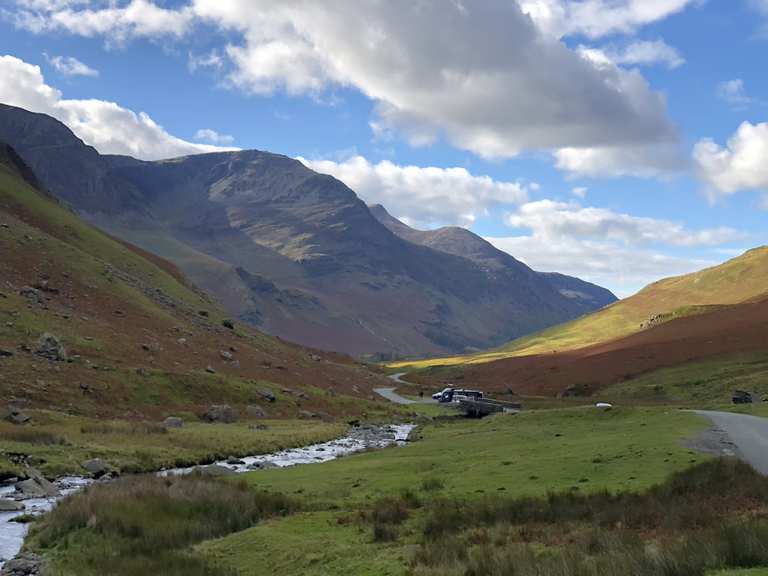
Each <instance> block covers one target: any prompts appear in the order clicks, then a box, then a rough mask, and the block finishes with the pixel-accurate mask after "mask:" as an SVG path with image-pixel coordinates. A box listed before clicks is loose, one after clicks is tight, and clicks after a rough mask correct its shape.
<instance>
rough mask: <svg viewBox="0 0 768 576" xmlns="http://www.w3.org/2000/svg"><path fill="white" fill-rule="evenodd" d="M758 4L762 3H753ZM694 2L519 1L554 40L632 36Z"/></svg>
mask: <svg viewBox="0 0 768 576" xmlns="http://www.w3.org/2000/svg"><path fill="white" fill-rule="evenodd" d="M755 1H758V2H762V1H764V0H755ZM695 2H697V0H652V1H649V0H520V4H521V6H522V8H523V10H524V11H525V13H526V14H528V15H530V16H531V18H532V19H533V20H534V22H536V24H537V25H538V26H539V27H540V28H541V29H542V30H545V31H546V32H548V33H550V34H552V35H556V36H572V35H582V36H586V37H588V38H600V37H603V36H607V35H610V34H633V33H634V32H636V31H637V30H638V29H640V28H642V27H643V26H646V25H648V24H652V23H654V22H658V21H660V20H664V19H665V18H668V17H669V16H671V15H673V14H676V13H678V12H682V11H683V10H684V9H685V8H687V7H688V6H690V5H691V4H694V3H695Z"/></svg>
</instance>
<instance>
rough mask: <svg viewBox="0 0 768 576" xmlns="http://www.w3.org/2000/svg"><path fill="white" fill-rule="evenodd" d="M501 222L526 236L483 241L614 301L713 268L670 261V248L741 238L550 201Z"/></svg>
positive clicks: (737, 234)
mask: <svg viewBox="0 0 768 576" xmlns="http://www.w3.org/2000/svg"><path fill="white" fill-rule="evenodd" d="M506 221H507V224H509V225H510V226H514V227H516V228H524V229H527V230H528V231H529V233H528V234H527V235H518V236H509V237H496V238H486V240H488V241H489V242H491V243H492V244H494V245H495V246H496V247H497V248H499V249H501V250H505V251H506V252H509V253H510V254H512V255H513V256H515V257H516V258H519V259H521V260H523V261H524V262H525V263H526V264H528V265H529V266H531V267H532V268H534V269H535V270H542V271H558V272H561V273H564V274H570V275H574V276H578V277H579V278H583V279H585V280H588V281H591V282H595V283H597V284H600V285H601V286H606V287H608V288H610V289H611V290H613V291H614V292H615V293H616V294H618V295H620V296H628V295H630V294H631V293H633V292H635V291H637V290H639V289H640V288H642V287H643V286H645V285H647V284H648V283H650V282H654V281H656V280H658V279H659V278H663V277H666V276H674V275H678V274H685V273H688V272H693V271H695V270H699V269H701V268H704V267H705V266H710V265H712V264H714V262H710V261H707V260H702V259H698V258H685V257H678V256H673V255H670V254H668V253H666V252H667V251H668V249H669V248H670V247H672V248H678V249H679V248H682V249H687V248H691V247H701V246H716V247H719V246H721V245H723V244H727V243H730V242H733V241H736V240H742V239H744V238H745V235H744V234H741V233H740V232H738V231H736V230H733V229H730V228H714V229H705V230H689V229H687V228H686V227H685V226H684V225H682V224H680V223H677V222H670V221H667V220H659V219H655V218H644V217H638V216H632V215H629V214H622V213H618V212H614V211H612V210H607V209H604V208H592V207H582V206H581V205H579V204H578V203H575V202H569V203H566V202H554V201H552V200H541V201H537V202H529V203H527V204H524V205H522V206H521V207H520V208H519V209H518V210H517V211H516V212H514V213H512V214H510V215H508V216H507V218H506Z"/></svg>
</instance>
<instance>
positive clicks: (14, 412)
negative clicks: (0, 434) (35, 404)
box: [0, 406, 30, 426]
mask: <svg viewBox="0 0 768 576" xmlns="http://www.w3.org/2000/svg"><path fill="white" fill-rule="evenodd" d="M0 417H1V418H2V419H3V420H5V421H6V422H10V423H11V424H16V425H19V426H20V425H22V424H26V423H28V422H29V421H30V417H29V415H28V414H25V413H24V412H22V411H21V410H19V409H18V408H16V407H14V406H11V407H9V408H6V409H3V410H0Z"/></svg>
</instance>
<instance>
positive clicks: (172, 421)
mask: <svg viewBox="0 0 768 576" xmlns="http://www.w3.org/2000/svg"><path fill="white" fill-rule="evenodd" d="M163 425H164V426H165V427H166V428H183V427H184V420H183V419H181V418H179V417H177V416H168V418H166V419H165V420H163Z"/></svg>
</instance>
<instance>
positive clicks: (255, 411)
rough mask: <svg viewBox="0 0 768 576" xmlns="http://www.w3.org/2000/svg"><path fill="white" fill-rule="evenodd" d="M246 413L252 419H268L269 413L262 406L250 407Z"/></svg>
mask: <svg viewBox="0 0 768 576" xmlns="http://www.w3.org/2000/svg"><path fill="white" fill-rule="evenodd" d="M245 411H246V412H247V413H248V416H250V417H251V418H266V417H267V413H266V411H265V410H264V408H262V407H261V406H248V407H247V408H246V409H245Z"/></svg>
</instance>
